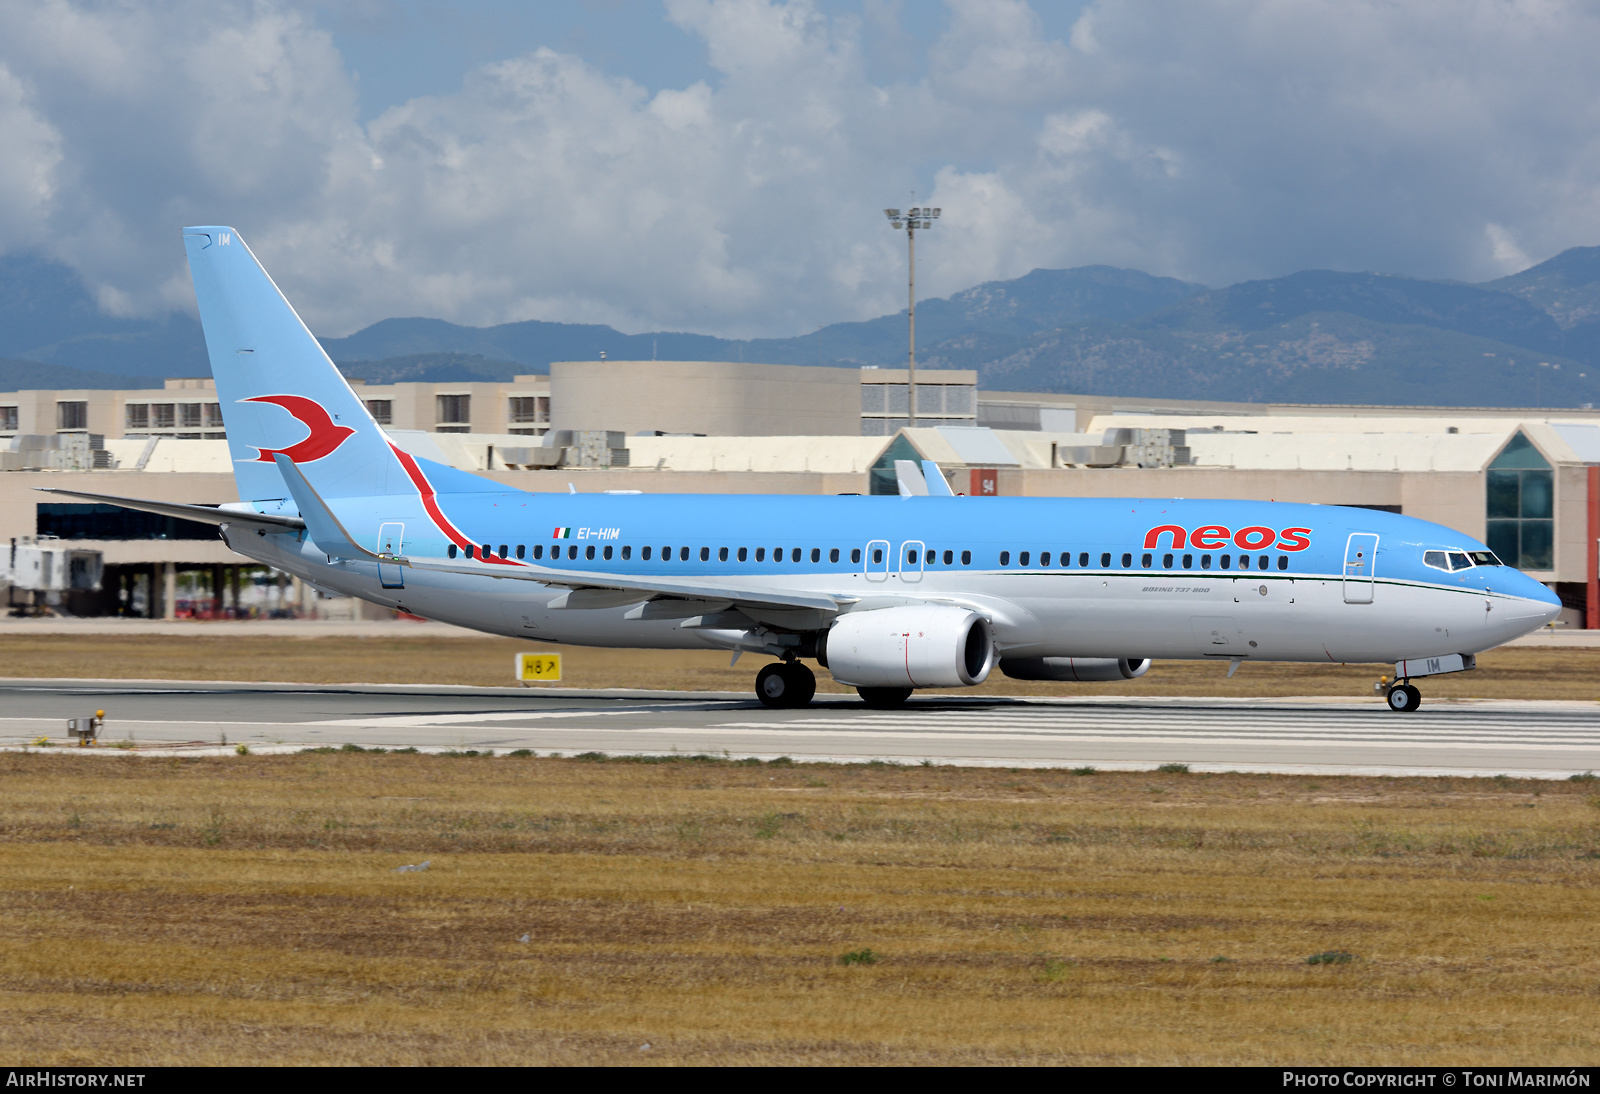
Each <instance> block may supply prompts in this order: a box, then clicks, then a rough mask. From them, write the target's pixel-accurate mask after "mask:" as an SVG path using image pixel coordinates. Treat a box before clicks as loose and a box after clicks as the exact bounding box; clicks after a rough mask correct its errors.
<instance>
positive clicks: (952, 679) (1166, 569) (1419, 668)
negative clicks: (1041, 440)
mask: <svg viewBox="0 0 1600 1094" xmlns="http://www.w3.org/2000/svg"><path fill="white" fill-rule="evenodd" d="M183 237H184V244H185V246H186V247H187V248H188V254H189V265H190V269H191V271H192V273H193V276H194V286H195V295H196V297H197V299H198V301H199V306H200V319H201V322H202V324H203V326H204V328H205V337H206V346H207V349H208V350H209V352H210V356H211V368H212V373H213V375H214V376H215V377H216V385H217V396H218V399H219V401H220V403H221V405H222V410H223V418H224V421H225V424H226V428H227V435H228V447H229V451H230V454H231V456H232V459H233V467H234V474H235V476H236V478H237V481H238V486H239V496H240V498H242V499H244V500H242V501H240V502H237V503H231V504H229V505H225V506H223V507H221V508H220V509H219V508H214V507H210V506H189V505H178V504H168V503H164V502H153V501H144V500H139V499H129V498H111V497H104V496H102V495H94V494H85V493H81V492H70V491H60V492H61V493H73V495H74V496H77V497H83V498H92V499H94V500H96V501H102V502H113V503H115V504H119V505H123V506H126V507H129V508H134V509H142V510H146V511H149V512H155V513H163V514H167V515H171V516H179V517H184V518H186V519H190V520H199V521H207V522H209V523H212V524H215V525H217V526H218V527H219V530H220V533H221V535H222V537H223V538H224V539H225V540H226V541H227V543H228V545H229V546H230V547H231V548H233V550H235V551H237V552H238V553H239V554H242V555H245V556H247V557H249V558H253V559H257V560H258V561H261V562H264V563H266V564H268V565H270V566H274V567H277V568H278V569H280V570H286V571H288V572H289V573H291V574H295V575H297V576H299V577H301V578H303V579H305V580H306V581H309V582H311V583H312V584H313V585H314V586H316V587H318V588H321V589H324V590H332V591H335V592H339V593H344V594H348V595H350V596H356V597H360V598H362V599H363V600H368V601H371V602H373V603H375V604H382V605H386V606H389V607H393V608H397V609H400V610H403V611H406V612H410V613H412V614H413V615H419V616H425V617H427V618H430V619H437V620H443V621H446V622H449V623H455V624H458V625H460V626H464V627H471V628H474V629H476V630H480V631H486V632H489V633H492V634H501V635H511V636H515V637H518V638H524V639H531V640H534V641H542V642H565V643H576V644H579V645H592V646H624V647H671V648H691V649H708V648H710V649H715V648H721V649H725V650H732V651H736V652H737V651H741V650H749V651H753V652H758V653H764V654H768V655H770V656H772V657H773V658H775V660H774V661H773V662H772V663H771V664H768V665H767V666H765V667H764V668H762V669H761V670H760V673H759V674H758V676H757V677H756V694H757V696H758V697H759V698H760V700H761V701H762V702H763V703H765V704H767V705H768V706H800V705H804V704H805V703H807V702H809V701H810V700H811V696H812V694H813V693H814V692H815V690H816V680H815V677H814V676H813V675H812V673H811V671H810V670H809V669H808V668H806V667H805V665H804V664H803V660H804V659H807V658H809V659H814V660H815V661H817V662H818V663H819V664H820V665H822V666H823V667H825V668H826V669H827V670H828V671H829V672H831V673H832V674H833V677H834V679H835V680H838V681H840V682H841V683H844V684H846V685H849V686H852V687H855V688H856V689H857V690H858V691H859V692H860V694H861V696H862V698H863V699H865V700H866V702H867V703H868V704H869V705H872V706H894V705H897V704H899V703H901V702H904V701H905V699H906V698H907V697H908V696H909V695H910V694H911V693H912V690H913V689H915V688H927V687H958V686H963V685H965V686H972V685H976V684H980V683H982V682H983V681H984V679H985V678H986V677H987V676H988V675H989V673H990V672H991V671H992V670H993V669H995V668H996V667H998V668H999V670H1000V671H1001V672H1002V673H1004V674H1006V675H1007V676H1012V677H1017V678H1021V679H1029V680H1041V679H1042V680H1063V681H1072V680H1107V679H1121V678H1124V677H1127V678H1132V677H1136V676H1139V675H1141V674H1143V673H1144V672H1145V671H1146V669H1147V668H1148V666H1149V664H1150V659H1152V658H1177V659H1191V660H1192V659H1215V660H1219V661H1229V662H1244V661H1321V662H1328V661H1332V662H1375V661H1385V662H1388V661H1392V662H1395V663H1396V664H1395V671H1396V677H1397V683H1396V684H1395V686H1394V687H1393V688H1391V690H1390V692H1389V705H1390V707H1391V708H1393V709H1394V710H1396V711H1406V710H1413V709H1415V708H1416V706H1417V704H1418V703H1419V702H1420V694H1419V692H1418V690H1417V688H1416V687H1415V685H1414V684H1412V683H1411V680H1412V679H1413V678H1417V677H1422V676H1426V675H1431V674H1435V673H1440V672H1451V671H1461V670H1463V669H1469V668H1471V667H1472V666H1473V655H1474V654H1476V653H1478V652H1480V651H1482V650H1486V649H1489V648H1490V647H1493V646H1497V645H1499V644H1501V643H1503V642H1506V641H1508V640H1509V639H1512V638H1515V637H1517V636H1519V635H1522V634H1525V633H1527V632H1529V631H1531V630H1533V629H1535V628H1537V627H1539V626H1542V625H1543V624H1544V623H1546V622H1547V621H1548V620H1550V619H1552V618H1554V616H1555V615H1556V614H1557V612H1558V611H1559V610H1560V603H1559V602H1558V601H1557V599H1556V597H1555V596H1554V595H1552V594H1551V592H1550V591H1549V590H1548V589H1546V588H1545V587H1544V586H1543V585H1541V584H1539V583H1538V582H1537V581H1534V580H1533V579H1532V578H1530V577H1528V576H1526V575H1524V574H1522V573H1520V572H1518V571H1517V570H1514V569H1512V568H1510V567H1508V566H1503V565H1501V564H1500V562H1499V560H1497V559H1496V558H1495V556H1494V555H1493V554H1492V553H1491V552H1490V551H1489V550H1488V549H1487V548H1486V547H1485V546H1484V545H1483V544H1482V543H1479V542H1478V541H1476V540H1474V539H1472V538H1471V537H1470V536H1466V535H1463V534H1461V533H1460V532H1456V531H1453V530H1451V529H1449V528H1444V527H1441V526H1439V525H1437V524H1430V523H1428V522H1426V521H1421V520H1415V519H1413V518H1410V517H1405V516H1401V515H1398V514H1392V513H1382V512H1375V511H1372V510H1366V509H1352V508H1343V507H1339V506H1320V505H1298V504H1286V503H1273V502H1250V501H1194V500H1173V499H1159V498H1158V499H1150V498H1124V499H1109V498H1108V499H1074V498H984V499H977V498H965V497H957V496H952V495H951V493H950V490H949V488H948V487H947V486H946V485H945V480H944V478H943V476H942V475H941V474H939V472H938V469H937V468H936V467H934V466H933V465H932V464H924V465H923V466H922V467H921V468H918V467H917V466H915V465H914V464H910V463H903V464H901V465H900V467H899V471H900V477H901V483H902V491H901V496H899V497H871V496H867V497H863V496H859V495H844V496H838V497H790V496H726V495H667V494H655V495H652V494H639V493H631V492H630V493H603V494H575V493H564V494H563V493H556V494H538V493H528V492H526V491H522V490H516V489H512V488H510V487H507V486H505V485H503V484H501V483H498V482H493V481H490V480H489V479H487V478H483V477H480V476H478V475H473V474H469V473H467V472H464V471H458V470H456V469H454V468H451V467H446V466H444V465H442V464H438V463H434V462H431V461H429V460H425V459H421V458H418V457H416V456H413V455H411V454H409V453H407V452H405V451H403V450H402V449H401V448H399V447H398V446H397V445H395V444H394V442H393V441H392V440H391V438H390V437H389V436H388V435H387V434H386V433H385V432H384V430H383V429H382V428H381V427H380V426H379V425H378V424H377V423H376V422H375V421H374V420H373V419H372V417H371V416H370V415H369V414H368V413H367V409H366V407H365V405H364V404H363V403H362V401H361V399H360V398H359V397H358V396H357V395H356V394H355V392H354V391H352V390H351V388H350V386H349V385H348V384H347V383H345V381H344V379H343V377H341V376H340V375H339V372H338V370H337V369H335V368H334V366H333V363H332V362H331V361H330V360H329V359H328V357H327V355H326V354H325V353H324V352H323V350H322V347H321V346H320V345H319V344H318V342H317V340H316V339H315V338H314V337H312V335H311V332H310V331H309V330H307V329H306V327H305V325H304V324H303V323H301V321H300V318H299V317H298V316H297V315H296V314H295V312H294V309H293V308H291V307H290V305H289V303H288V301H287V300H286V299H285V298H284V297H283V295H282V294H281V293H280V292H279V291H278V288H277V286H276V285H274V284H273V282H272V280H271V278H269V277H268V276H267V274H266V271H265V270H263V269H262V267H261V265H260V264H259V263H258V262H257V261H256V258H255V256H254V255H253V254H252V253H251V252H250V250H249V248H247V247H246V246H245V244H244V241H243V240H241V239H240V238H239V235H238V233H236V232H235V231H234V230H233V229H231V228H220V227H215V228H187V229H185V230H184V233H183Z"/></svg>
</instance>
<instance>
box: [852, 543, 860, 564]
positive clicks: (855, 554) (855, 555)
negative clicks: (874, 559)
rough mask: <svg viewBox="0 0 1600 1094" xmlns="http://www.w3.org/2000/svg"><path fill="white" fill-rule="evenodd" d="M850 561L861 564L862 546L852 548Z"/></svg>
mask: <svg viewBox="0 0 1600 1094" xmlns="http://www.w3.org/2000/svg"><path fill="white" fill-rule="evenodd" d="M850 561H851V562H854V563H857V564H859V563H860V562H861V548H859V547H852V548H850Z"/></svg>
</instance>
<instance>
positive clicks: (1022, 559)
mask: <svg viewBox="0 0 1600 1094" xmlns="http://www.w3.org/2000/svg"><path fill="white" fill-rule="evenodd" d="M1027 564H1028V552H1027V551H1023V552H1022V553H1021V554H1020V555H1018V556H1017V565H1018V566H1026V565H1027Z"/></svg>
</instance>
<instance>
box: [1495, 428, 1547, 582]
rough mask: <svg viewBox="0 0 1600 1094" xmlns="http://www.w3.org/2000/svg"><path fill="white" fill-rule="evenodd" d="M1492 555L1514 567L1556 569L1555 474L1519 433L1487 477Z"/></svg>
mask: <svg viewBox="0 0 1600 1094" xmlns="http://www.w3.org/2000/svg"><path fill="white" fill-rule="evenodd" d="M1486 489H1487V506H1486V510H1485V516H1487V517H1488V518H1489V529H1488V532H1487V534H1486V535H1485V536H1484V538H1485V539H1486V540H1488V543H1489V549H1490V550H1491V551H1493V552H1494V553H1495V554H1496V555H1498V556H1499V557H1500V558H1502V559H1504V560H1505V564H1506V565H1508V566H1516V567H1518V568H1520V569H1523V570H1548V569H1551V568H1552V567H1553V566H1554V565H1555V535H1554V533H1555V519H1554V518H1555V473H1554V472H1553V471H1551V470H1550V464H1549V462H1548V461H1547V460H1545V458H1544V457H1543V456H1542V455H1540V454H1539V450H1538V449H1537V448H1535V447H1533V445H1532V443H1530V442H1529V440H1528V438H1527V437H1525V436H1523V434H1522V433H1521V431H1518V432H1517V433H1516V435H1515V436H1513V437H1512V438H1511V441H1510V443H1509V444H1507V445H1506V447H1505V449H1504V450H1503V451H1501V453H1500V455H1498V456H1496V457H1495V458H1494V462H1493V463H1491V464H1489V469H1488V472H1487V482H1486Z"/></svg>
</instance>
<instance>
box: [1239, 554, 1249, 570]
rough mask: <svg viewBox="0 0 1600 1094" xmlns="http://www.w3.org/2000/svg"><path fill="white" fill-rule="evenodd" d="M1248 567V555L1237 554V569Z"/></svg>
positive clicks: (1246, 568)
mask: <svg viewBox="0 0 1600 1094" xmlns="http://www.w3.org/2000/svg"><path fill="white" fill-rule="evenodd" d="M1249 568H1250V556H1249V555H1240V556H1239V569H1241V570H1248V569H1249Z"/></svg>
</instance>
